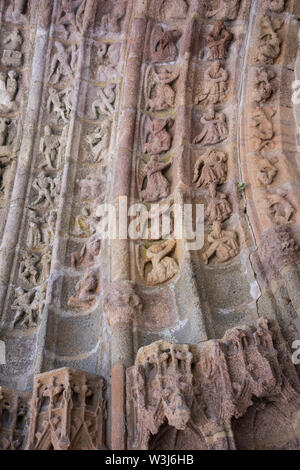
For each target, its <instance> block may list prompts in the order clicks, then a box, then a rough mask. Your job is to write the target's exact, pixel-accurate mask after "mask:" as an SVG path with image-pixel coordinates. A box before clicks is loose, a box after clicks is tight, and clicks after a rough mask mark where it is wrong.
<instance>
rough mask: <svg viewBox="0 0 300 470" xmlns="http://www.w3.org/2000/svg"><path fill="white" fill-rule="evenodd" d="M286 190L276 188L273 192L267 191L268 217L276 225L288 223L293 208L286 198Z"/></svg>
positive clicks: (293, 210)
mask: <svg viewBox="0 0 300 470" xmlns="http://www.w3.org/2000/svg"><path fill="white" fill-rule="evenodd" d="M286 196H287V191H284V190H277V192H275V193H272V194H271V193H267V195H266V202H267V207H268V215H269V217H270V219H271V220H272V221H273V222H275V223H276V224H278V225H282V224H288V223H289V222H290V219H291V218H292V216H293V214H294V212H295V209H294V207H293V206H292V204H291V203H290V202H289V201H288V200H287V199H286Z"/></svg>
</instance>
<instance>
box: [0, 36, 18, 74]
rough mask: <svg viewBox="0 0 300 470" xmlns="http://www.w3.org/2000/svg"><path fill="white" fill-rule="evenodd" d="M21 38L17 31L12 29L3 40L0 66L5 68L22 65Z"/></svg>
mask: <svg viewBox="0 0 300 470" xmlns="http://www.w3.org/2000/svg"><path fill="white" fill-rule="evenodd" d="M22 44H23V37H22V35H21V33H20V31H19V30H18V29H13V30H12V31H11V33H10V34H8V35H7V36H6V37H5V38H4V40H3V45H4V48H5V49H4V51H3V55H2V64H3V65H5V66H6V67H20V65H22V56H23V54H22V52H21V47H22Z"/></svg>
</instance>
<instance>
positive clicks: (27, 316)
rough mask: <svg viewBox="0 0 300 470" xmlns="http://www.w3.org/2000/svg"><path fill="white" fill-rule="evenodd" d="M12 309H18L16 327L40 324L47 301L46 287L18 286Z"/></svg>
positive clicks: (14, 322)
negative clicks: (24, 287) (28, 288)
mask: <svg viewBox="0 0 300 470" xmlns="http://www.w3.org/2000/svg"><path fill="white" fill-rule="evenodd" d="M15 296H16V297H15V300H14V302H13V303H12V306H11V309H12V310H15V311H16V314H15V317H14V320H13V327H14V328H16V327H17V328H33V327H36V326H37V325H38V322H39V320H40V315H41V312H42V310H43V307H44V303H45V288H42V287H41V288H39V289H36V288H34V289H31V290H29V291H26V290H24V289H23V288H22V287H17V288H16V290H15Z"/></svg>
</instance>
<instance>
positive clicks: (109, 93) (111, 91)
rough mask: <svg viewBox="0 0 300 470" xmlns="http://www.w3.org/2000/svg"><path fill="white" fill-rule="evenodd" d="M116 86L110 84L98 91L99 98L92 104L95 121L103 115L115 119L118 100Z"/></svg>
mask: <svg viewBox="0 0 300 470" xmlns="http://www.w3.org/2000/svg"><path fill="white" fill-rule="evenodd" d="M115 88H116V85H115V84H114V83H113V84H110V85H107V86H106V87H105V88H99V89H98V91H97V96H98V98H96V99H95V100H94V101H93V104H92V115H93V118H94V119H98V118H99V117H100V116H101V115H105V116H108V117H109V118H111V119H112V118H113V114H114V112H115V110H114V104H115V100H116V91H115Z"/></svg>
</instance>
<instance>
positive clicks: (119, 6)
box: [101, 0, 127, 33]
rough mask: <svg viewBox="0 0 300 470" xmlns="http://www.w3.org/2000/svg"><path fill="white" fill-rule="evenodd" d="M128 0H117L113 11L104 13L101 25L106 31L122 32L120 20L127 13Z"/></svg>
mask: <svg viewBox="0 0 300 470" xmlns="http://www.w3.org/2000/svg"><path fill="white" fill-rule="evenodd" d="M126 7H127V0H117V1H116V2H115V4H114V6H113V9H112V12H111V13H108V14H106V15H103V17H102V20H101V27H102V28H103V29H104V31H110V32H112V33H119V32H120V22H121V20H122V18H124V16H125V14H126Z"/></svg>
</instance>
